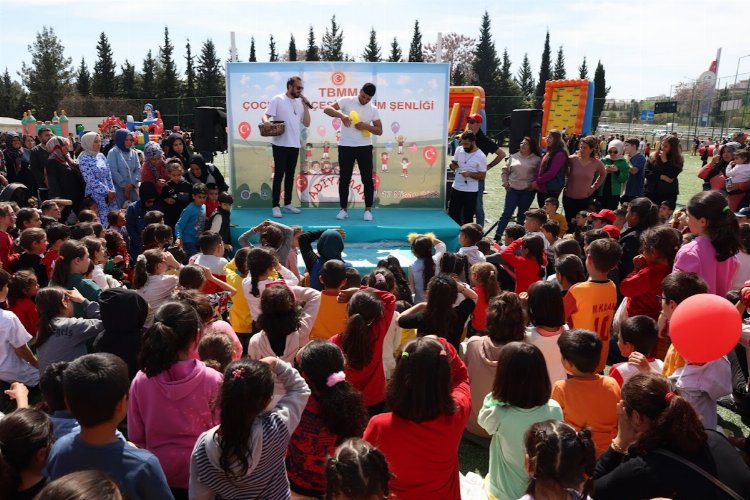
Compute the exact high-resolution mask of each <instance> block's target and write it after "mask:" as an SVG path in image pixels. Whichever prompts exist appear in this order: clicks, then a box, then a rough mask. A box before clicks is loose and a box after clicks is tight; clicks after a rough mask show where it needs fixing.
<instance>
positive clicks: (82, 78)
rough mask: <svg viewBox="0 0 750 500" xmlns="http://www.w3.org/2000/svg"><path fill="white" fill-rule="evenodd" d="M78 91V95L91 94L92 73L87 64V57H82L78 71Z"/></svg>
mask: <svg viewBox="0 0 750 500" xmlns="http://www.w3.org/2000/svg"><path fill="white" fill-rule="evenodd" d="M76 92H78V95H82V96H86V95H89V94H91V74H90V73H89V68H88V67H87V66H86V59H84V58H83V57H82V58H81V65H80V66H79V67H78V73H76Z"/></svg>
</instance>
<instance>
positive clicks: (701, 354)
mask: <svg viewBox="0 0 750 500" xmlns="http://www.w3.org/2000/svg"><path fill="white" fill-rule="evenodd" d="M741 333H742V318H741V317H740V313H739V312H738V311H737V309H736V308H735V307H734V306H733V305H732V303H731V302H729V301H728V300H726V299H725V298H723V297H719V296H718V295H713V294H709V293H702V294H698V295H693V296H692V297H688V298H687V299H685V300H683V301H682V302H680V304H679V305H678V306H677V308H675V310H674V313H672V318H671V319H670V320H669V336H670V337H671V339H672V343H673V344H674V347H675V349H677V352H678V353H680V355H681V356H682V357H683V358H685V360H686V361H689V362H692V363H707V362H709V361H713V360H715V359H719V358H720V357H722V356H724V355H725V354H727V353H728V352H729V351H731V350H732V349H734V346H735V345H737V342H738V341H739V340H740V334H741Z"/></svg>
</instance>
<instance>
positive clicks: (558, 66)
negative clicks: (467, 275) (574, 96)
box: [552, 45, 567, 80]
mask: <svg viewBox="0 0 750 500" xmlns="http://www.w3.org/2000/svg"><path fill="white" fill-rule="evenodd" d="M565 78H567V73H566V71H565V55H564V54H563V48H562V45H560V48H559V49H557V60H556V61H555V68H554V69H553V70H552V79H553V80H565Z"/></svg>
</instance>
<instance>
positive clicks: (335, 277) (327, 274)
mask: <svg viewBox="0 0 750 500" xmlns="http://www.w3.org/2000/svg"><path fill="white" fill-rule="evenodd" d="M320 282H321V283H322V284H323V287H324V288H323V291H322V292H321V293H320V307H319V308H318V313H317V314H316V315H315V319H314V320H313V326H312V329H311V330H310V340H316V339H319V340H329V339H330V338H331V337H333V336H334V335H338V334H339V333H341V332H343V331H344V328H345V327H346V319H347V316H346V303H345V302H343V303H342V302H338V301H337V300H336V299H337V297H338V295H339V292H340V291H341V289H342V288H343V287H344V286H345V285H346V266H345V265H344V263H343V262H341V261H340V260H335V259H334V260H329V261H327V262H326V263H325V264H323V267H322V268H321V269H320Z"/></svg>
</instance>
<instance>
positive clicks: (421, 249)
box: [411, 236, 435, 291]
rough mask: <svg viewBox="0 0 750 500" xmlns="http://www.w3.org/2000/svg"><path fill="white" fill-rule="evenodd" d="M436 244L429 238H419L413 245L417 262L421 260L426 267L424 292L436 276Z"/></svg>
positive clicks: (412, 248)
mask: <svg viewBox="0 0 750 500" xmlns="http://www.w3.org/2000/svg"><path fill="white" fill-rule="evenodd" d="M433 249H434V244H433V243H432V239H431V238H428V237H427V236H418V237H417V238H415V239H414V241H413V242H412V244H411V251H412V253H413V254H414V256H415V257H416V258H417V260H421V261H422V263H423V265H424V271H422V274H423V276H424V284H423V289H422V290H423V291H424V290H427V283H429V281H430V280H431V279H432V277H433V276H435V261H434V260H433V259H432V252H433Z"/></svg>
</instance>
